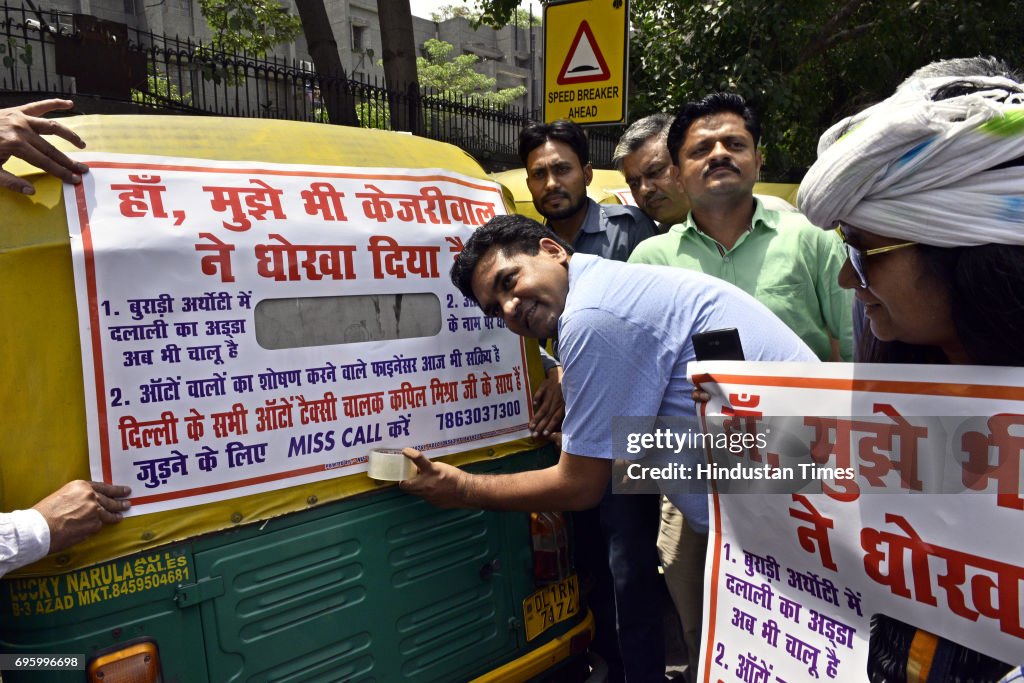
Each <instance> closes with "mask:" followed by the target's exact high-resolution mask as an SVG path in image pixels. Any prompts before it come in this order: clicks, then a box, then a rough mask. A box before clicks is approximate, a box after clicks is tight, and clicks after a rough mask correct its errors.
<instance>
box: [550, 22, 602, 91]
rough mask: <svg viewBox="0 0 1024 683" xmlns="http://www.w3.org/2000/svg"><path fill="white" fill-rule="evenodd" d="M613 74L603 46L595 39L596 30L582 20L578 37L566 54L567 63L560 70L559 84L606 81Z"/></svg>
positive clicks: (577, 33) (577, 32) (573, 40)
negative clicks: (602, 50)
mask: <svg viewBox="0 0 1024 683" xmlns="http://www.w3.org/2000/svg"><path fill="white" fill-rule="evenodd" d="M611 75H612V74H611V72H610V71H609V70H608V64H606V63H605V61H604V55H603V54H601V48H600V47H598V45H597V41H596V40H595V39H594V32H593V31H591V30H590V24H588V23H587V22H586V21H581V22H580V28H579V30H578V31H576V37H575V38H573V39H572V47H570V48H569V54H567V55H566V56H565V63H563V64H562V69H561V71H559V72H558V85H572V84H575V83H589V82H591V81H606V80H608V79H609V78H610V77H611Z"/></svg>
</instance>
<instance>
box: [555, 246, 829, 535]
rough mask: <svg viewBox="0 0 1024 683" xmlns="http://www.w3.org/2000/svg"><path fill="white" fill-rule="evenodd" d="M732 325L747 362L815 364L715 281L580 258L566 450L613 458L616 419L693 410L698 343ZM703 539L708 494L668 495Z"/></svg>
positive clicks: (770, 321)
mask: <svg viewBox="0 0 1024 683" xmlns="http://www.w3.org/2000/svg"><path fill="white" fill-rule="evenodd" d="M729 327H735V328H736V329H737V330H738V331H739V334H740V341H741V342H742V344H743V352H744V355H745V357H746V358H747V360H756V361H799V362H804V363H813V362H817V360H818V358H817V356H815V355H814V353H813V352H812V351H811V350H810V349H809V348H808V347H807V345H806V344H804V343H803V342H802V341H800V338H799V337H797V336H796V334H794V333H793V331H792V330H790V329H789V327H787V326H786V324H785V323H783V322H782V321H781V320H779V319H778V318H777V317H776V316H775V315H774V314H772V312H771V311H769V310H768V309H767V308H765V307H764V305H762V304H761V303H759V302H758V301H757V300H755V299H754V298H753V297H752V296H750V295H749V294H747V293H746V292H744V291H743V290H741V289H739V288H738V287H735V286H733V285H731V284H729V283H728V282H725V281H723V280H719V279H718V278H715V277H711V276H709V275H705V274H703V273H699V272H696V271H691V270H685V269H682V268H672V267H669V266H649V265H641V264H626V263H620V262H618V261H610V260H607V259H602V258H598V257H596V256H590V255H588V254H579V253H577V254H573V256H572V258H571V259H570V261H569V294H568V296H567V298H566V302H565V310H563V311H562V315H561V317H559V319H558V338H559V341H560V345H559V350H560V355H561V359H562V371H563V377H562V393H563V394H564V395H565V421H564V422H563V423H562V449H563V450H565V451H566V452H567V453H572V454H573V455H582V456H589V457H594V458H608V459H614V458H624V457H626V454H624V453H615V452H613V447H612V418H613V417H620V416H657V415H665V416H674V415H694V414H695V413H696V410H695V406H694V403H693V399H692V398H691V393H692V391H693V385H692V384H690V381H689V379H688V378H687V374H686V366H687V364H688V363H689V362H690V361H692V360H696V358H695V356H694V351H693V343H692V342H691V337H692V336H693V334H694V333H696V332H710V331H712V330H719V329H723V328H729ZM668 497H669V499H670V500H671V501H672V502H673V503H674V504H675V505H676V506H677V507H678V508H679V509H680V510H681V511H682V512H683V514H684V515H685V516H686V520H687V522H688V523H689V524H690V526H691V527H692V528H693V530H694V531H697V532H698V533H707V530H708V505H707V495H706V494H669V495H668Z"/></svg>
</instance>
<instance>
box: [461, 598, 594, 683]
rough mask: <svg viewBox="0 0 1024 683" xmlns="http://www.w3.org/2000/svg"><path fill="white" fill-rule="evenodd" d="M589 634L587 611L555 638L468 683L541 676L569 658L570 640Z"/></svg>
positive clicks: (512, 682) (515, 682) (518, 681)
mask: <svg viewBox="0 0 1024 683" xmlns="http://www.w3.org/2000/svg"><path fill="white" fill-rule="evenodd" d="M587 632H589V633H590V637H591V639H593V637H594V615H593V614H592V613H591V612H590V610H587V616H586V617H584V618H583V620H582V621H581V622H580V623H578V624H576V626H574V627H573V628H571V629H569V630H568V631H566V632H565V633H563V634H562V635H560V636H558V637H557V638H554V639H552V640H551V641H549V642H547V643H545V644H543V645H541V646H540V647H538V648H537V649H535V650H531V651H530V652H527V653H526V654H525V655H523V656H522V657H519V658H518V659H514V660H512V661H511V662H509V663H508V664H504V665H502V666H499V667H498V668H497V669H494V670H493V671H488V672H487V673H485V674H484V675H483V676H480V677H478V678H474V679H473V680H472V681H470V682H469V683H522V682H523V681H528V680H530V679H531V678H534V677H536V676H539V675H541V674H542V673H544V672H545V671H547V670H548V669H551V668H552V667H554V666H556V665H557V664H560V663H561V662H563V661H565V660H566V659H568V658H569V656H570V654H572V652H571V651H570V643H571V642H572V639H573V638H575V637H576V636H578V635H580V634H581V633H587Z"/></svg>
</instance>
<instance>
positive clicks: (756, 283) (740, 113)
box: [614, 93, 853, 681]
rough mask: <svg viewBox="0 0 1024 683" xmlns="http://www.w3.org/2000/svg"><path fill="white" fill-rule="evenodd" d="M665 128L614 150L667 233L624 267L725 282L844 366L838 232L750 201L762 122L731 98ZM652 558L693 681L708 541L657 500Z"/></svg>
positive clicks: (845, 298)
mask: <svg viewBox="0 0 1024 683" xmlns="http://www.w3.org/2000/svg"><path fill="white" fill-rule="evenodd" d="M667 118H668V116H667V115H655V116H651V117H647V118H646V119H641V120H640V121H637V122H636V123H635V124H633V126H631V127H630V129H629V130H627V131H626V134H625V135H623V137H622V140H620V141H619V144H618V146H617V147H616V150H615V157H614V161H615V164H616V166H617V167H618V168H619V169H620V170H621V171H622V172H623V175H625V177H626V182H627V184H628V185H629V187H630V190H632V192H633V197H634V198H635V199H636V201H637V205H638V206H639V207H640V208H641V209H642V210H643V211H644V212H645V213H647V214H648V215H649V216H650V217H651V218H653V219H654V220H656V221H658V222H659V223H660V224H661V227H662V228H666V227H668V225H671V227H668V232H666V233H665V234H661V235H658V236H656V237H651V238H649V239H646V240H644V241H643V242H641V243H640V244H639V245H637V247H636V249H635V250H634V251H633V253H632V255H631V256H630V258H629V261H630V263H652V264H659V265H667V266H677V267H681V268H689V269H691V270H699V271H702V272H704V273H707V274H709V275H714V276H716V277H718V278H721V279H723V280H728V281H729V282H731V283H732V284H734V285H736V286H737V287H739V288H741V289H743V290H744V291H746V292H747V293H749V294H751V295H753V296H754V298H756V299H757V300H759V301H760V302H761V303H763V304H764V305H765V306H767V307H768V308H769V309H770V310H771V311H772V312H773V313H775V315H776V316H778V317H779V318H781V319H782V321H783V322H784V323H786V324H787V325H788V326H789V327H790V329H792V330H793V331H794V332H795V333H796V334H797V336H799V337H800V338H801V339H802V340H803V341H804V342H805V343H806V344H807V345H808V346H809V347H811V350H813V351H814V353H815V354H816V355H817V356H818V357H819V358H821V359H822V360H846V361H849V360H851V359H852V356H853V342H852V316H851V313H852V305H853V301H852V296H851V294H850V290H844V289H842V288H841V287H840V286H839V281H838V276H839V270H840V269H841V268H842V267H843V263H844V262H845V261H846V251H845V249H844V247H843V245H842V242H841V241H840V240H839V238H838V236H837V235H836V234H835V233H833V232H826V231H823V230H820V229H818V228H816V227H815V226H813V225H811V223H810V222H808V221H807V219H806V218H804V216H803V215H802V214H800V213H796V212H794V211H788V210H783V211H778V210H773V209H776V208H777V205H776V206H771V207H769V206H766V200H765V199H764V198H761V197H755V196H754V194H753V190H754V183H755V182H756V181H757V177H758V174H759V173H760V171H761V152H760V150H759V149H758V142H759V141H760V137H761V124H760V121H759V120H758V119H757V116H756V114H755V113H754V112H753V110H751V109H750V107H748V106H747V104H746V102H744V100H743V98H741V97H740V96H739V95H734V94H726V93H717V94H714V95H710V96H708V97H705V98H704V99H703V100H700V101H699V102H691V103H689V104H687V105H686V106H685V107H683V110H682V112H681V113H680V114H679V115H678V116H676V117H675V120H674V121H672V122H671V125H668V122H667V120H666V119H667ZM666 127H667V129H668V130H667V135H666V133H665V129H666ZM773 199H774V198H773ZM658 550H659V552H660V554H661V559H662V565H663V566H664V569H665V580H666V584H667V585H668V588H669V592H670V593H671V595H672V601H673V602H674V603H675V605H676V609H677V611H678V612H679V616H680V619H681V621H682V626H683V639H684V641H685V642H686V647H687V650H688V654H689V671H688V676H689V678H690V680H691V681H693V680H694V679H695V677H696V675H697V662H698V659H699V655H700V653H701V652H702V650H703V645H702V643H701V640H702V639H701V616H702V614H703V588H704V559H705V555H706V552H707V535H706V534H703V533H698V532H696V531H694V530H693V529H692V528H691V527H690V526H689V525H688V524H687V523H686V521H685V520H684V519H683V518H682V515H681V513H680V512H679V511H678V510H677V509H676V508H675V506H673V505H672V504H671V503H670V502H669V501H667V500H665V501H663V505H662V524H661V530H660V532H659V535H658Z"/></svg>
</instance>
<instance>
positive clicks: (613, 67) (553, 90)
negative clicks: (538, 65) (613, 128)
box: [544, 0, 629, 124]
mask: <svg viewBox="0 0 1024 683" xmlns="http://www.w3.org/2000/svg"><path fill="white" fill-rule="evenodd" d="M628 18H629V2H628V0H570V1H569V2H559V3H556V4H549V5H545V6H544V120H545V121H554V120H555V119H570V120H572V121H575V122H576V123H581V124H586V123H620V122H622V121H625V119H626V72H627V55H628V34H627V30H626V29H627V26H628Z"/></svg>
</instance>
